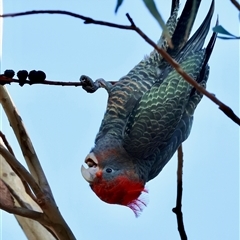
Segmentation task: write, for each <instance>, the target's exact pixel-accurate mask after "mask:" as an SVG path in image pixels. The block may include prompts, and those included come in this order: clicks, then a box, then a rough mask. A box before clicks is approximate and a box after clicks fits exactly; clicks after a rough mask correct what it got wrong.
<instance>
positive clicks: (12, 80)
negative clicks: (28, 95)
mask: <svg viewBox="0 0 240 240" xmlns="http://www.w3.org/2000/svg"><path fill="white" fill-rule="evenodd" d="M109 82H110V83H111V84H115V83H116V81H109ZM11 83H18V84H20V85H21V86H23V85H25V84H26V85H35V84H43V85H51V86H69V87H81V86H82V82H80V81H79V82H65V81H52V80H44V81H42V82H31V81H29V80H25V81H23V80H19V79H16V78H8V77H5V76H4V75H0V85H5V84H9V85H10V84H11Z"/></svg>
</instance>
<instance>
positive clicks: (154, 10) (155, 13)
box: [143, 0, 171, 42]
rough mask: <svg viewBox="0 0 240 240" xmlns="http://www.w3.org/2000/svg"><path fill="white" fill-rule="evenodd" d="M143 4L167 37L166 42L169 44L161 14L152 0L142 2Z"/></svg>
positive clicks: (168, 36)
mask: <svg viewBox="0 0 240 240" xmlns="http://www.w3.org/2000/svg"><path fill="white" fill-rule="evenodd" d="M143 2H144V4H145V5H146V7H147V8H148V10H149V12H150V13H151V14H152V16H153V17H154V18H155V19H156V20H157V22H158V23H159V25H160V26H161V28H162V29H163V33H164V34H165V36H166V37H167V39H168V41H169V42H171V39H170V35H169V33H168V30H167V27H166V25H165V23H164V20H163V18H162V16H161V14H160V13H159V12H158V10H157V6H156V4H155V2H154V0H143Z"/></svg>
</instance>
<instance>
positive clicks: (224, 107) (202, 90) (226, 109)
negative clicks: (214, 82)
mask: <svg viewBox="0 0 240 240" xmlns="http://www.w3.org/2000/svg"><path fill="white" fill-rule="evenodd" d="M33 14H63V15H68V16H72V17H76V18H80V19H82V20H84V23H85V24H96V25H102V26H108V27H113V28H120V29H125V30H132V31H135V32H137V33H138V34H139V35H140V36H141V37H142V38H143V39H144V40H145V41H146V42H147V43H149V44H150V45H151V46H153V47H154V49H155V50H157V51H158V53H160V54H161V55H162V57H163V58H164V59H165V60H166V61H167V62H168V63H169V64H170V65H171V66H172V67H173V68H175V70H176V71H177V72H178V73H179V74H180V75H181V76H182V77H183V78H184V79H185V80H186V81H187V82H188V83H189V84H191V85H192V86H193V87H195V88H196V89H197V90H198V91H199V92H200V93H202V94H203V95H205V96H206V97H208V98H209V99H210V100H212V101H213V102H214V103H215V104H217V105H218V106H219V109H220V110H221V111H223V112H224V113H225V114H226V115H227V116H228V117H229V118H230V119H232V120H233V121H234V122H235V123H236V124H238V125H240V118H239V117H238V116H237V115H236V114H235V113H234V112H233V110H232V109H231V108H230V107H228V106H227V105H225V104H224V103H223V102H221V101H220V100H219V99H217V98H216V97H215V95H213V94H212V93H210V92H208V91H207V90H206V89H205V88H203V87H202V86H200V85H199V84H198V83H197V82H196V81H195V80H194V79H193V78H191V77H190V76H189V75H188V74H187V73H186V72H185V71H183V69H182V68H181V66H180V65H179V64H178V63H177V62H176V61H175V60H174V59H173V58H171V56H170V55H169V54H168V53H167V52H166V51H164V50H163V49H162V48H160V47H158V45H157V44H156V43H155V42H153V41H152V40H151V39H150V38H149V37H148V36H147V35H146V34H144V33H143V31H142V30H140V29H139V28H138V27H137V26H136V25H135V23H134V21H133V20H132V18H131V17H130V15H129V14H128V13H127V14H126V16H127V18H128V20H129V22H130V23H131V25H130V26H126V25H120V24H115V23H110V22H105V21H99V20H94V19H92V18H89V17H85V16H83V15H79V14H76V13H72V12H68V11H61V10H39V11H27V12H19V13H10V14H3V15H0V17H17V16H24V15H33Z"/></svg>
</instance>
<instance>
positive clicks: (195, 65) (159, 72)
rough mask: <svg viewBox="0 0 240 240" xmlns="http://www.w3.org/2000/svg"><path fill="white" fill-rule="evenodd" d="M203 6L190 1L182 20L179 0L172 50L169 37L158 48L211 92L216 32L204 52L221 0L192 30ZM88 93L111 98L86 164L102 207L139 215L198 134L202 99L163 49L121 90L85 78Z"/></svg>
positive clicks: (86, 173)
mask: <svg viewBox="0 0 240 240" xmlns="http://www.w3.org/2000/svg"><path fill="white" fill-rule="evenodd" d="M200 3H201V0H196V1H192V0H187V1H186V3H185V6H184V8H183V11H182V13H181V15H180V17H179V18H178V9H179V1H178V0H172V9H171V15H170V18H169V19H168V21H167V23H166V26H167V29H168V31H169V34H170V36H171V41H172V44H173V47H171V48H170V47H169V46H168V42H167V40H166V38H165V36H164V35H162V36H161V38H160V40H159V41H158V46H159V47H161V48H163V49H164V50H165V51H167V52H168V54H169V55H170V56H171V57H172V58H173V59H175V60H176V61H178V63H179V64H180V66H181V68H182V69H183V70H184V71H185V72H186V73H187V74H188V75H190V76H191V77H192V78H193V79H195V80H196V81H197V82H198V84H200V85H201V86H203V87H206V82H207V80H208V76H209V66H208V60H209V58H210V56H211V53H212V50H213V47H214V44H215V40H216V33H213V34H212V37H211V39H210V41H209V42H208V44H207V46H206V48H203V45H204V41H205V38H206V36H207V34H208V32H209V28H210V23H211V19H212V15H213V12H214V0H212V3H211V6H210V9H209V11H208V13H207V15H206V17H205V19H204V20H203V22H202V24H201V25H200V27H199V28H198V29H197V31H196V32H195V33H194V34H193V35H192V37H191V38H189V36H190V32H191V29H192V26H193V23H194V20H195V18H196V15H197V12H198V9H199V6H200ZM80 81H81V82H82V86H83V89H85V90H86V91H87V92H94V91H96V90H97V89H98V88H100V87H103V88H105V89H106V90H107V92H108V95H109V96H108V103H107V110H106V113H105V115H104V118H103V120H102V123H101V126H100V129H99V132H98V134H97V136H96V139H95V145H94V147H93V148H92V150H91V151H90V153H89V154H88V155H87V157H86V159H85V163H86V164H87V165H88V168H85V167H84V166H82V168H81V172H82V175H83V177H84V178H85V179H86V180H87V181H88V182H89V184H90V187H91V189H92V190H93V191H94V192H95V194H96V195H97V196H98V197H99V198H100V199H101V200H103V201H105V202H107V203H110V204H120V205H125V206H128V207H130V208H131V209H132V210H133V211H134V213H135V215H136V216H138V215H139V213H140V212H141V211H142V209H143V207H144V205H145V202H144V201H143V200H141V197H140V195H141V193H142V192H146V191H147V190H146V188H145V184H146V183H147V182H148V181H149V180H151V179H153V178H155V177H156V176H157V175H158V174H159V173H160V172H161V170H162V169H163V167H164V166H165V165H166V164H167V162H168V161H169V160H170V159H171V157H172V156H173V154H174V153H175V152H176V150H177V149H178V147H179V145H180V144H181V143H182V142H183V141H185V140H186V139H187V138H188V136H189V134H190V131H191V127H192V122H193V115H194V111H195V109H196V107H197V105H198V103H199V102H200V101H201V98H202V94H201V93H200V92H198V91H197V90H196V89H195V88H194V87H193V86H192V85H190V84H189V83H188V82H186V81H185V80H184V79H183V78H182V77H181V76H180V75H179V74H178V73H177V72H176V71H175V69H173V68H172V67H171V66H170V65H169V64H168V63H167V62H166V61H165V60H164V59H163V58H162V56H161V55H160V54H159V53H158V52H157V51H156V50H153V51H152V52H151V53H150V55H149V56H148V57H146V58H145V59H143V60H142V61H141V62H140V63H139V64H137V65H136V66H135V67H134V68H133V69H132V70H131V71H130V72H129V73H128V74H127V75H126V76H124V77H122V78H121V79H120V80H119V81H118V82H116V83H115V84H111V83H110V82H107V81H105V80H103V79H98V80H96V81H95V82H93V81H92V80H91V79H90V78H89V77H87V76H81V78H80Z"/></svg>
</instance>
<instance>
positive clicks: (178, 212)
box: [172, 145, 187, 240]
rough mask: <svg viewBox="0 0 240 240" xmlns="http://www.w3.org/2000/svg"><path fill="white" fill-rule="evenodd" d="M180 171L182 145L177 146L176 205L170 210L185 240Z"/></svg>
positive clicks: (181, 169)
mask: <svg viewBox="0 0 240 240" xmlns="http://www.w3.org/2000/svg"><path fill="white" fill-rule="evenodd" d="M182 173H183V151H182V145H180V146H179V148H178V168H177V200H176V207H175V208H173V209H172V211H173V212H174V213H175V214H176V217H177V224H178V232H179V234H180V237H181V239H182V240H187V234H186V232H185V229H184V224H183V214H182V191H183V188H182Z"/></svg>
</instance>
